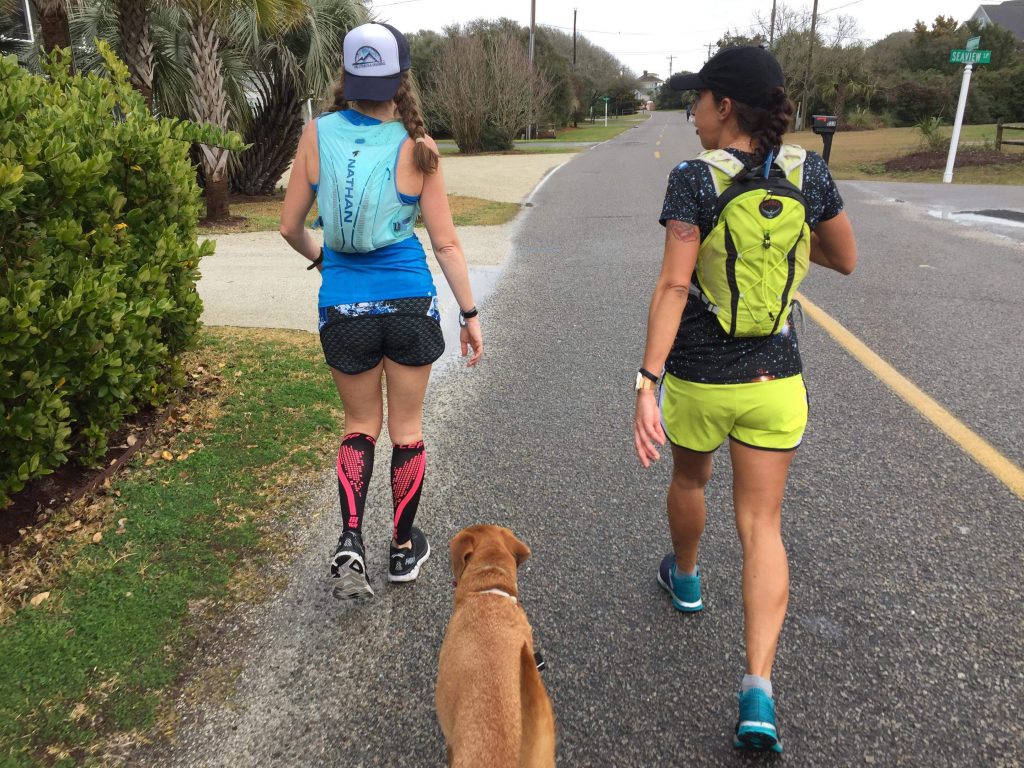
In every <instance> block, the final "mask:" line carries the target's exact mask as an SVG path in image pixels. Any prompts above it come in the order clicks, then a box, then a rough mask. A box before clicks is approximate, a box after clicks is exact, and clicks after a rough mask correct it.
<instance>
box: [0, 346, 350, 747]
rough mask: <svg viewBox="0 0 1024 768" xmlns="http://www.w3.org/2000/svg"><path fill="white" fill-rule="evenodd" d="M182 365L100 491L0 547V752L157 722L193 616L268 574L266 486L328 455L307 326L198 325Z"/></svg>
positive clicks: (330, 390)
mask: <svg viewBox="0 0 1024 768" xmlns="http://www.w3.org/2000/svg"><path fill="white" fill-rule="evenodd" d="M187 370H188V371H189V372H190V379H191V380H192V381H193V382H195V384H194V385H193V386H194V387H195V388H196V389H197V390H198V391H197V392H196V393H195V394H196V395H197V396H196V397H195V398H193V399H192V400H190V401H188V402H186V403H183V404H182V405H180V406H179V407H178V408H176V409H173V410H172V411H171V417H170V418H169V419H168V422H167V424H166V425H165V427H164V428H163V431H162V432H161V433H160V434H158V435H157V436H155V438H154V439H153V441H152V442H151V443H148V444H147V445H146V447H145V449H144V450H143V451H141V452H140V453H139V454H137V455H136V457H135V458H134V459H133V461H132V463H131V464H130V466H129V468H128V469H127V470H125V471H124V472H123V473H122V474H120V475H119V476H117V477H116V478H115V480H114V482H113V484H112V485H111V486H110V488H109V489H108V491H107V493H106V495H104V496H101V497H98V498H96V499H92V500H85V501H83V502H80V503H78V504H75V505H72V506H71V507H70V508H69V509H67V510H58V512H57V513H56V514H54V515H52V517H51V519H50V520H48V521H47V522H46V523H45V524H43V525H42V526H39V527H38V528H37V529H34V530H35V531H36V532H35V533H34V534H32V535H30V536H26V537H25V538H24V539H23V540H22V541H21V542H20V543H18V544H16V545H15V548H14V549H12V550H10V551H7V552H0V558H2V559H0V680H2V681H3V684H2V685H0V765H4V766H21V765H26V766H27V765H40V764H42V765H77V764H82V763H90V762H91V763H95V761H96V760H98V759H99V758H98V757H97V754H98V752H99V750H100V748H101V745H103V744H104V743H109V742H110V741H111V740H115V739H116V740H117V741H119V742H129V743H130V742H132V741H133V740H134V739H135V738H136V737H137V735H138V734H140V733H141V732H142V731H144V730H146V729H150V728H152V727H154V726H155V725H157V724H158V723H160V722H161V718H162V716H163V715H165V714H166V710H164V709H162V707H164V706H165V705H166V704H167V703H168V700H167V698H166V692H167V690H168V689H169V688H171V687H172V686H173V685H174V684H175V682H176V680H177V679H178V675H179V673H180V671H181V670H182V666H183V662H184V660H185V659H187V658H188V648H189V647H190V644H192V643H194V642H195V639H196V632H197V629H198V626H199V622H198V619H199V618H200V617H201V616H202V615H203V614H204V612H206V611H208V610H211V607H217V608H219V607H221V606H224V605H229V604H231V603H232V602H234V601H236V600H238V599H240V598H247V597H253V596H255V595H256V594H257V593H256V590H259V589H267V588H268V585H267V584H266V583H265V579H260V578H257V577H256V576H255V575H256V574H257V573H259V572H260V571H261V562H262V561H263V560H264V559H267V558H271V557H273V556H274V551H275V547H276V548H278V549H279V548H283V546H284V544H283V543H282V542H281V540H280V535H279V534H275V530H277V529H275V528H274V527H273V526H271V525H268V524H267V521H268V517H269V515H270V514H273V515H274V516H275V517H276V518H280V517H281V516H282V515H285V514H287V509H285V510H284V511H282V509H281V504H282V502H281V500H280V499H279V498H275V497H274V492H275V489H277V488H279V487H282V486H284V485H286V484H288V483H289V482H290V481H291V480H292V479H293V478H295V477H297V476H299V474H300V473H302V472H306V471H308V468H309V466H311V465H319V464H322V465H324V466H326V465H327V464H328V463H329V462H330V460H331V456H332V455H333V451H334V443H335V440H336V439H337V435H338V429H339V424H340V419H341V412H340V405H339V404H338V398H337V394H336V393H335V391H334V387H333V386H332V384H331V380H330V376H328V375H327V373H326V369H325V368H324V365H323V360H322V357H321V353H320V349H319V345H318V343H317V340H316V338H315V336H313V335H311V334H305V333H299V332H288V331H255V330H227V329H206V330H205V331H204V332H203V333H202V338H201V344H200V346H199V349H198V350H197V351H196V352H194V353H190V355H189V356H188V361H187ZM43 593H48V595H46V596H45V597H44V598H39V595H42V594H43ZM32 598H35V599H34V600H33V599H32Z"/></svg>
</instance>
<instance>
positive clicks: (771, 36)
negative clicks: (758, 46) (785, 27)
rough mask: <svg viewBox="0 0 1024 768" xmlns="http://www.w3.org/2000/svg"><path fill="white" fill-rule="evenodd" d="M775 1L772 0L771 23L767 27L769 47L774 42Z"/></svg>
mask: <svg viewBox="0 0 1024 768" xmlns="http://www.w3.org/2000/svg"><path fill="white" fill-rule="evenodd" d="M775 2H776V0H772V25H771V27H770V28H769V29H768V47H769V48H771V47H772V45H774V44H775Z"/></svg>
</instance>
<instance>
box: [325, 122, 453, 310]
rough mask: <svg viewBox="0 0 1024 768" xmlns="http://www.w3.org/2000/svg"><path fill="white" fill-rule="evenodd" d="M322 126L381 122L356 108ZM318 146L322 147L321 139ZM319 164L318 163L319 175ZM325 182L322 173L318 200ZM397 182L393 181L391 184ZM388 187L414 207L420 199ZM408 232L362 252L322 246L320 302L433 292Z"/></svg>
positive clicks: (421, 253)
mask: <svg viewBox="0 0 1024 768" xmlns="http://www.w3.org/2000/svg"><path fill="white" fill-rule="evenodd" d="M325 124H326V125H327V126H329V131H331V132H335V131H339V130H340V131H344V130H345V126H375V125H377V126H379V125H382V123H381V122H380V121H379V120H375V119H374V118H372V117H367V116H366V115H363V114H362V113H360V112H356V111H355V110H346V111H344V112H334V113H331V114H330V115H326V116H324V117H323V118H320V120H319V122H318V123H317V130H318V133H319V131H320V130H321V128H322V127H323V126H324V125H325ZM357 136H358V134H357ZM406 138H408V136H407V134H405V133H404V131H403V133H402V134H401V136H399V137H397V141H396V142H395V144H394V159H395V163H397V158H398V151H399V149H400V148H401V146H402V142H403V141H405V139H406ZM320 146H321V148H322V147H323V144H322V142H321V144H320ZM323 167H324V166H323V163H322V162H321V173H323ZM392 168H394V163H393V164H392ZM323 181H324V177H323V176H321V183H320V184H319V185H315V186H314V190H315V191H316V192H317V193H318V195H317V196H318V198H319V197H320V195H319V192H320V189H322V187H323ZM395 184H397V182H396V181H394V180H393V181H392V185H395ZM318 187H319V188H318ZM391 188H392V189H393V190H394V193H395V196H396V199H397V200H399V201H400V203H401V204H402V205H404V206H407V207H408V206H415V207H416V208H417V209H418V204H419V197H410V196H408V195H402V194H401V193H400V192H398V188H397V186H392V187H391ZM321 217H323V212H322V213H321ZM411 230H412V228H411V226H410V227H409V232H408V234H406V235H404V237H403V238H402V239H400V240H398V241H397V242H392V243H391V244H389V245H385V246H383V247H380V248H376V249H374V250H371V251H367V252H365V253H344V252H342V251H340V250H334V249H333V248H331V247H330V246H328V245H326V244H325V245H324V263H323V269H322V271H321V283H320V295H319V298H318V302H317V304H318V306H320V307H330V306H335V305H338V304H350V303H354V302H362V301H380V300H382V299H407V298H412V297H414V296H436V295H437V289H436V288H435V287H434V279H433V276H432V275H431V274H430V268H429V267H428V266H427V254H426V252H425V251H424V249H423V245H422V243H420V241H419V238H417V237H416V235H415V234H414V233H413V232H412V231H411Z"/></svg>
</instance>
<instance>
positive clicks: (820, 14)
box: [818, 0, 864, 16]
mask: <svg viewBox="0 0 1024 768" xmlns="http://www.w3.org/2000/svg"><path fill="white" fill-rule="evenodd" d="M863 2H864V0H853V2H852V3H847V4H846V5H837V6H836V7H835V8H829V9H828V10H827V11H824V12H822V13H819V14H818V15H819V16H827V15H828V14H830V13H832V12H833V11H841V10H843V8H849V7H850V6H851V5H858V4H860V3H863Z"/></svg>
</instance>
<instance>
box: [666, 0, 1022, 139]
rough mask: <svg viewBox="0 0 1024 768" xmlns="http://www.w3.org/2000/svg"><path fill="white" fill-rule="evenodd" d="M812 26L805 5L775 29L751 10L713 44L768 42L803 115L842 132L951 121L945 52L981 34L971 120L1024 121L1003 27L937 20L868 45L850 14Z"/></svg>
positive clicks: (950, 73)
mask: <svg viewBox="0 0 1024 768" xmlns="http://www.w3.org/2000/svg"><path fill="white" fill-rule="evenodd" d="M811 26H812V20H811V14H810V13H809V12H808V11H807V10H806V9H803V10H798V9H793V8H789V7H787V6H779V7H778V10H777V13H776V15H775V24H774V29H773V28H772V21H771V17H770V16H769V15H768V14H763V13H762V14H757V15H755V17H754V19H753V23H752V24H751V25H750V26H748V27H746V28H741V29H738V30H731V31H729V32H727V33H726V34H725V35H723V36H722V38H721V39H719V41H718V47H719V49H721V48H726V47H730V46H734V45H767V46H768V47H770V48H771V50H772V52H773V53H775V55H776V57H777V58H778V59H779V62H780V63H781V64H782V68H783V70H784V71H785V73H786V89H787V91H788V92H789V93H790V95H791V96H792V97H793V98H794V100H795V101H798V102H802V103H803V104H804V105H805V109H804V112H803V114H804V115H811V114H834V115H837V116H838V117H839V120H840V125H841V126H842V127H845V128H861V129H863V128H875V127H883V126H908V125H916V124H920V123H922V122H924V121H926V120H931V119H935V118H939V119H941V120H944V121H946V122H951V121H952V119H953V117H954V116H955V113H956V106H957V100H958V97H959V93H960V81H961V77H962V73H963V65H959V64H951V63H950V62H949V52H950V51H951V50H953V49H958V48H964V46H965V45H966V43H967V40H968V39H969V38H972V37H976V36H979V35H980V36H981V47H982V49H985V50H991V51H992V62H991V64H985V65H978V66H975V68H974V77H973V79H972V81H971V89H970V94H969V101H968V105H967V113H966V120H967V122H971V123H990V122H995V121H996V120H998V119H1002V120H1005V121H1024V42H1022V41H1020V40H1018V39H1017V38H1016V37H1015V36H1014V34H1013V33H1012V32H1010V31H1009V30H1007V29H1005V28H1003V27H1000V26H998V25H989V26H984V27H983V26H982V25H981V24H980V23H978V22H977V21H975V20H973V19H971V20H968V21H965V22H959V21H957V20H956V19H954V18H952V17H949V16H938V17H936V18H935V20H934V21H932V22H931V23H930V24H928V23H925V22H924V21H918V22H917V23H916V24H915V25H914V27H913V29H909V30H902V31H899V32H894V33H892V34H890V35H887V36H886V37H885V38H883V39H881V40H878V41H876V42H871V43H869V42H866V41H864V40H862V39H861V38H860V37H859V31H858V29H857V24H856V21H855V19H853V18H852V17H849V16H830V15H826V16H823V17H820V18H818V19H817V24H816V25H815V30H814V35H813V38H812V35H811ZM812 41H813V45H812ZM679 99H680V97H679V95H678V94H672V93H670V92H669V91H668V90H667V89H665V90H664V91H663V92H662V93H661V94H660V99H659V104H660V105H661V106H663V107H664V106H675V105H678V104H679V103H680V101H679Z"/></svg>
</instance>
